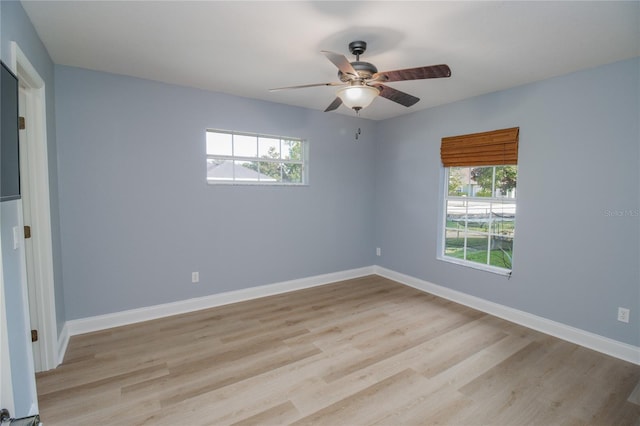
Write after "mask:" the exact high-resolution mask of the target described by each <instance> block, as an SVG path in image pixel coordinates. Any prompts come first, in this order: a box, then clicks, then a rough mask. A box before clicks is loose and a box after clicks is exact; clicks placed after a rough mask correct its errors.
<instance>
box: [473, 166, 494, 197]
mask: <svg viewBox="0 0 640 426" xmlns="http://www.w3.org/2000/svg"><path fill="white" fill-rule="evenodd" d="M493 169H494V167H473V168H472V169H471V172H470V174H469V177H470V179H471V180H470V183H471V185H470V187H471V188H470V189H471V196H472V197H491V195H492V193H493Z"/></svg>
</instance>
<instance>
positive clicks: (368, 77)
mask: <svg viewBox="0 0 640 426" xmlns="http://www.w3.org/2000/svg"><path fill="white" fill-rule="evenodd" d="M366 50H367V43H366V42H364V41H352V42H351V43H349V51H350V52H351V53H352V54H353V55H355V56H356V60H355V62H349V60H348V59H347V58H346V57H345V56H344V55H341V54H340V53H334V52H329V51H326V50H323V51H322V53H323V54H324V55H325V56H326V57H327V59H329V60H330V61H331V62H332V63H333V64H334V65H335V66H336V67H338V78H339V79H340V82H332V83H316V84H303V85H301V86H288V87H278V88H275V89H269V90H270V91H272V92H273V91H277V90H286V89H302V88H306V87H317V86H335V87H340V89H339V90H338V92H337V96H336V98H335V99H334V100H333V102H331V104H330V105H329V106H328V107H327V109H325V110H324V111H325V112H328V111H333V110H335V109H337V108H338V107H339V106H340V105H342V104H343V103H344V104H345V105H346V106H347V107H349V108H352V109H353V110H355V111H356V113H358V112H359V111H360V110H361V109H362V108H366V107H367V106H369V105H370V104H371V102H373V100H374V99H375V98H376V97H377V96H378V95H380V96H382V97H383V98H387V99H389V100H390V101H393V102H396V103H398V104H400V105H404V106H406V107H410V106H412V105H415V104H416V103H417V102H418V101H419V100H420V98H417V97H415V96H412V95H410V94H408V93H405V92H401V91H400V90H397V89H394V88H393V87H390V86H387V85H385V84H383V83H388V82H394V81H406V80H423V79H427V78H443V77H450V76H451V69H449V66H448V65H446V64H441V65H430V66H426V67H417V68H406V69H402V70H395V71H381V72H379V71H378V69H377V68H376V67H375V65H373V64H371V63H369V62H362V61H360V55H362V54H363V53H364V52H365V51H366Z"/></svg>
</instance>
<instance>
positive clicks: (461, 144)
mask: <svg viewBox="0 0 640 426" xmlns="http://www.w3.org/2000/svg"><path fill="white" fill-rule="evenodd" d="M519 131H520V128H519V127H512V128H510V129H501V130H493V131H491V132H482V133H472V134H469V135H461V136H449V137H445V138H442V144H441V145H440V157H441V159H442V165H443V166H444V167H464V166H500V165H506V164H518V133H519Z"/></svg>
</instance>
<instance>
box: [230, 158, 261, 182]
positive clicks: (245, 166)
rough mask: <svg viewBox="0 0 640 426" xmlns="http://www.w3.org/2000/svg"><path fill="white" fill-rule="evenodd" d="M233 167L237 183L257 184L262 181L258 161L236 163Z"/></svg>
mask: <svg viewBox="0 0 640 426" xmlns="http://www.w3.org/2000/svg"><path fill="white" fill-rule="evenodd" d="M233 166H234V172H235V177H236V180H237V181H241V182H257V181H258V180H260V179H259V176H260V173H259V172H258V162H257V161H234V162H233Z"/></svg>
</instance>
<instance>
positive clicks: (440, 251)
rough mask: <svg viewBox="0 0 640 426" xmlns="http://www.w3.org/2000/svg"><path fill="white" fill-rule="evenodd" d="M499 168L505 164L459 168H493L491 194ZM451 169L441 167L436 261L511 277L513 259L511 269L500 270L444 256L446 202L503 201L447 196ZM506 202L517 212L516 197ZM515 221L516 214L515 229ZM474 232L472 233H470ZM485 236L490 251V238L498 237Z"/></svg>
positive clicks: (493, 192) (500, 200)
mask: <svg viewBox="0 0 640 426" xmlns="http://www.w3.org/2000/svg"><path fill="white" fill-rule="evenodd" d="M508 165H509V166H516V167H517V165H514V164H508ZM500 166H507V164H504V165H494V166H461V167H470V168H475V167H493V173H494V178H493V181H492V185H493V188H492V194H495V190H496V188H495V168H496V167H500ZM452 168H455V167H443V170H444V173H443V175H444V182H443V185H442V194H443V195H442V197H441V200H442V202H441V203H440V212H441V221H440V232H439V244H438V255H437V259H438V260H442V261H445V262H449V263H453V264H457V265H462V266H466V267H469V268H473V269H479V270H482V271H487V272H492V273H494V274H499V275H505V276H511V273H512V271H513V258H512V261H511V268H510V269H507V268H502V267H498V266H494V265H490V264H488V263H486V264H482V263H478V262H473V261H470V260H466V259H460V258H456V257H453V256H448V255H446V254H445V249H446V233H447V206H448V201H450V200H458V201H463V200H464V201H472V202H473V201H478V202H483V203H501V202H503V201H505V198H504V197H468V196H465V197H462V196H455V195H449V172H450V170H451V169H452ZM506 200H508V201H509V202H513V203H514V204H515V205H516V211H517V197H514V198H507V199H506ZM516 220H517V214H516V217H515V218H514V227H515V221H516ZM467 225H468V224H467V223H465V230H464V232H465V240H466V237H467V233H468V232H469V231H468V229H467ZM471 232H474V231H471ZM486 235H487V240H488V241H487V248H488V249H489V250H490V244H491V237H492V236H494V235H498V234H494V233H492V232H490V231H489V232H486ZM512 239H513V242H515V233H514V235H513V237H512ZM466 248H467V244H466V241H465V251H466Z"/></svg>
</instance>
